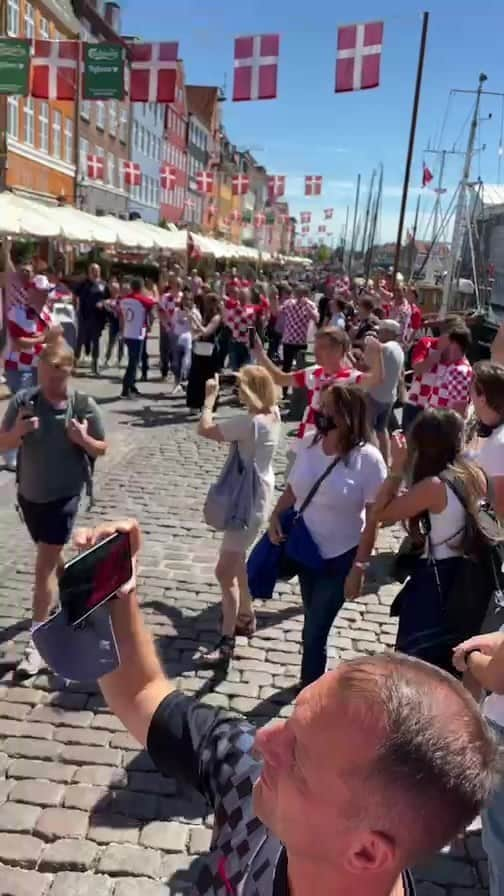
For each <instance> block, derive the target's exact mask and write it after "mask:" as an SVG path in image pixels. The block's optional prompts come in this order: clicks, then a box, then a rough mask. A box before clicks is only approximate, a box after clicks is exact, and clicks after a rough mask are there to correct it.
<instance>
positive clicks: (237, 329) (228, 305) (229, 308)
mask: <svg viewBox="0 0 504 896" xmlns="http://www.w3.org/2000/svg"><path fill="white" fill-rule="evenodd" d="M256 310H257V309H256V306H255V305H240V303H239V302H238V300H237V299H226V301H225V303H224V323H225V325H226V327H229V329H230V330H231V338H232V339H234V341H235V342H243V343H247V344H248V338H249V337H248V328H249V327H253V326H254V324H255V320H256Z"/></svg>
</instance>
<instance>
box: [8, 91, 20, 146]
mask: <svg viewBox="0 0 504 896" xmlns="http://www.w3.org/2000/svg"><path fill="white" fill-rule="evenodd" d="M18 111H19V97H17V96H8V97H7V133H8V134H9V137H13V138H14V140H17V139H18V137H19V114H18Z"/></svg>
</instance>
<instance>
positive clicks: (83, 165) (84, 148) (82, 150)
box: [79, 137, 89, 177]
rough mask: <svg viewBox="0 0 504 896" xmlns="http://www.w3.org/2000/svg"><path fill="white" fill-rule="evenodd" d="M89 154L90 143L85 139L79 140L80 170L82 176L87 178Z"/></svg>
mask: <svg viewBox="0 0 504 896" xmlns="http://www.w3.org/2000/svg"><path fill="white" fill-rule="evenodd" d="M88 153H89V143H88V141H87V140H85V139H84V137H81V138H80V140H79V168H80V172H81V174H83V175H84V176H85V177H87V157H88Z"/></svg>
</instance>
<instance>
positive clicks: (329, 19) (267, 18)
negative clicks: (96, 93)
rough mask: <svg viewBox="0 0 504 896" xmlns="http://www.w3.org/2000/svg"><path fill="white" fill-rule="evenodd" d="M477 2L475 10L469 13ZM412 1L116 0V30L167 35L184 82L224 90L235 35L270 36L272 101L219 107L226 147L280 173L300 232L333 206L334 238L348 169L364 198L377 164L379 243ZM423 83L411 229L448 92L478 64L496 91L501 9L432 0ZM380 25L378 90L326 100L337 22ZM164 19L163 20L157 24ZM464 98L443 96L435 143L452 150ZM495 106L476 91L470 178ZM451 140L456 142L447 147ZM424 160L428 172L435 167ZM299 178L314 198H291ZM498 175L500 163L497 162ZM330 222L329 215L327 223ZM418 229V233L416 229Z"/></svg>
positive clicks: (414, 11) (492, 171)
mask: <svg viewBox="0 0 504 896" xmlns="http://www.w3.org/2000/svg"><path fill="white" fill-rule="evenodd" d="M482 8H484V12H481V9H482ZM421 12H422V7H421V6H417V4H416V2H415V3H411V4H410V3H408V2H406V3H404V2H403V3H400V2H399V0H374V2H373V3H371V2H369V0H363V2H358V3H355V4H344V5H342V6H341V8H339V7H338V5H336V4H334V3H333V2H330V0H317V2H316V3H311V4H310V3H307V2H306V0H269V2H268V0H249V2H248V3H247V4H246V5H245V4H243V5H241V4H237V3H236V0H217V2H214V3H212V4H210V3H209V2H208V0H178V2H177V3H169V4H167V3H166V0H142V2H139V0H124V2H123V31H125V32H126V33H130V34H131V33H133V34H138V35H139V36H141V37H143V38H145V39H146V40H149V39H150V40H178V41H179V43H180V55H181V57H182V59H183V60H184V63H185V69H186V77H187V79H188V81H189V83H193V84H219V85H221V84H222V83H223V81H224V77H226V79H227V95H228V96H230V95H231V92H232V91H231V88H232V77H233V68H232V66H233V40H234V37H235V36H240V35H247V34H260V33H268V32H279V33H280V35H281V43H280V70H279V97H278V99H277V100H272V101H262V102H261V101H260V102H251V103H233V102H231V101H228V102H226V103H225V104H224V105H223V117H224V124H225V126H226V129H227V131H228V134H229V136H230V138H231V140H232V141H233V142H235V143H236V144H237V145H238V146H239V147H240V148H241V149H242V148H246V147H249V148H251V149H252V151H253V152H254V154H255V156H256V158H257V159H258V160H259V161H260V162H261V163H262V164H264V165H265V166H266V167H267V168H268V170H269V171H270V172H271V173H277V174H286V175H287V178H288V180H287V199H289V203H290V206H291V210H292V212H293V213H294V214H299V212H300V211H304V210H310V209H311V210H312V212H313V215H312V222H313V225H312V233H315V232H316V226H317V225H318V223H321V222H322V219H323V209H324V208H328V207H333V208H334V209H335V216H334V220H333V222H332V226H331V227H328V230H329V231H332V232H333V233H334V238H335V239H336V240H337V239H338V238H339V236H340V234H341V231H342V227H343V224H344V218H345V210H346V206H347V204H350V205H351V204H352V203H353V196H354V189H355V181H356V177H357V174H358V173H359V172H360V173H361V174H362V178H363V192H364V197H365V196H366V193H367V188H368V184H369V181H370V177H371V172H372V170H373V168H374V167H376V166H377V165H378V163H379V162H382V163H383V165H384V171H385V191H384V204H383V215H382V227H381V234H380V236H381V238H382V239H383V240H388V239H393V238H394V237H395V233H396V228H397V217H398V210H399V202H400V195H401V184H402V179H403V173H404V165H405V155H406V146H407V139H408V133H409V122H410V117H411V106H412V98H413V86H414V79H415V72H416V64H417V57H418V45H419V40H420V31H421ZM430 12H431V21H430V36H429V42H428V50H427V58H426V67H425V74H424V88H423V93H422V101H421V107H420V117H419V127H418V134H417V143H416V154H415V162H414V167H413V175H412V187H413V189H412V191H411V193H410V203H409V208H408V218H407V222H408V223H409V224H411V222H412V219H413V214H414V206H415V203H416V197H417V195H418V188H419V185H420V182H421V167H422V159H423V158H424V153H423V150H424V148H425V147H426V146H427V145H428V143H429V141H430V143H431V145H433V146H434V147H435V148H437V147H438V146H439V139H440V134H441V129H442V124H443V119H444V117H445V112H446V109H447V105H448V97H449V92H450V90H451V89H452V88H463V89H472V88H474V87H475V86H476V84H477V80H478V75H479V73H480V71H482V70H483V71H485V73H486V74H487V75H488V78H489V80H488V83H487V88H488V89H489V90H494V91H501V90H502V91H504V56H503V54H502V49H501V48H502V33H503V24H504V14H503V12H502V3H501V2H498V0H485V3H484V4H482V6H481V7H479V6H478V4H475V3H474V2H472V0H471V2H469V0H432V2H431V4H430ZM377 19H383V20H384V21H385V37H384V53H383V60H382V85H381V87H380V88H379V89H377V90H371V91H362V92H359V93H351V94H343V95H336V94H334V92H333V85H334V66H335V52H336V30H337V26H338V25H344V24H350V23H352V22H365V21H370V20H377ZM163 22H165V24H163ZM471 102H472V97H467V96H458V97H453V98H452V100H451V101H450V104H449V110H448V117H447V121H446V126H445V128H444V137H443V145H444V147H445V148H452V147H453V145H454V144H455V145H456V147H457V148H458V149H461V148H464V146H465V141H466V139H467V126H466V127H464V125H465V124H466V120H467V118H468V115H469V113H470V104H471ZM502 110H503V107H502V101H501V100H500V98H498V97H487V98H486V99H485V100H484V102H483V106H482V115H483V116H486V115H488V114H489V113H490V112H491V113H492V115H493V118H492V121H490V122H483V123H482V125H481V141H480V142H481V143H486V145H487V149H486V151H485V152H482V153H480V154H479V155H478V156H477V158H476V159H475V163H474V168H473V173H474V175H475V176H478V174H480V173H481V176H482V177H483V178H484V180H486V181H487V182H488V183H497V177H498V146H499V138H500V131H501V118H502V115H503V111H502ZM457 141H458V142H457ZM425 158H426V159H427V161H428V164H429V165H430V167H431V168H432V169H433V170H434V172H435V171H436V166H437V162H436V160H435V159H434V158H433V157H432V156H431V157H427V156H425ZM461 166H462V159H461V158H459V157H452V158H451V159H450V160H449V161H448V163H447V173H446V186H448V187H449V188H450V190H453V189H454V187H455V186H456V184H457V182H458V178H459V176H460V171H461ZM305 174H322V175H323V176H324V180H325V187H324V191H323V195H322V197H321V199H309V198H305V197H304V196H303V177H304V175H305ZM502 175H503V178H504V160H503V165H502ZM432 201H433V198H432V194H428V193H425V194H424V197H423V199H422V216H421V222H422V230H423V229H425V227H426V226H427V222H428V218H429V215H430V210H431V207H432ZM328 223H330V222H328ZM420 235H422V234H420Z"/></svg>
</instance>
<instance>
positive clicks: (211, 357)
mask: <svg viewBox="0 0 504 896" xmlns="http://www.w3.org/2000/svg"><path fill="white" fill-rule="evenodd" d="M221 325H222V303H221V301H220V299H219V297H218V296H217V295H215V293H208V295H206V296H205V297H204V304H203V313H202V322H201V324H199V323H194V324H193V346H192V362H191V369H190V372H189V380H188V383H187V407H188V408H190V409H191V410H192V411H201V409H202V407H203V405H204V403H205V384H206V382H207V380H211V379H212V378H213V377H214V376H215V374H216V373H217V372H218V371H219V369H220V358H219V350H218V343H217V339H218V335H219V330H220V328H221Z"/></svg>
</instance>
